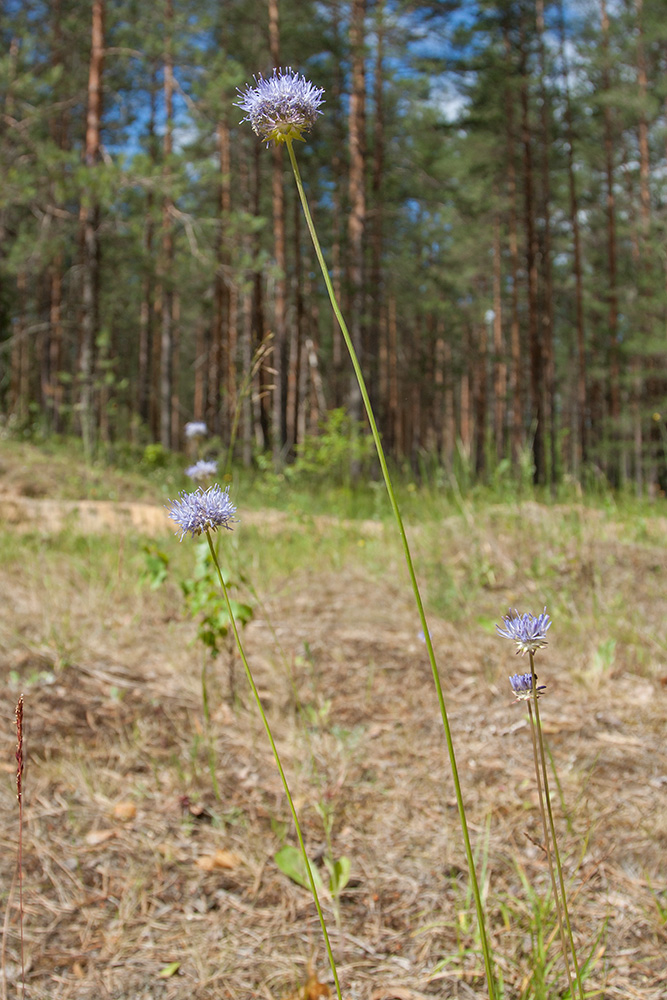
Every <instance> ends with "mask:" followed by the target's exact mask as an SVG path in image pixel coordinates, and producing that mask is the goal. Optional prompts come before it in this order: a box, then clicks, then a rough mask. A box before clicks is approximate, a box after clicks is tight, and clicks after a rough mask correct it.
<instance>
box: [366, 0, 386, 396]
mask: <svg viewBox="0 0 667 1000" xmlns="http://www.w3.org/2000/svg"><path fill="white" fill-rule="evenodd" d="M384 33H385V3H384V0H379V2H378V3H377V5H376V10H375V38H376V49H375V75H374V84H373V98H374V104H375V118H374V121H373V165H372V180H371V192H372V214H371V234H370V242H371V265H370V275H369V279H370V280H369V286H370V288H369V291H370V296H369V317H368V319H369V323H368V338H367V349H366V355H367V364H366V377H367V378H368V391H369V395H370V399H371V403H372V405H373V409H374V411H375V412H376V413H377V408H378V404H379V403H381V401H382V398H381V394H380V391H379V353H380V352H379V345H380V317H381V311H382V300H383V283H382V250H383V225H384V198H383V190H382V187H383V175H384V145H385V136H384V132H385V124H384V43H385V38H384Z"/></svg>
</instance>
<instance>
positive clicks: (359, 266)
mask: <svg viewBox="0 0 667 1000" xmlns="http://www.w3.org/2000/svg"><path fill="white" fill-rule="evenodd" d="M365 16H366V0H352V12H351V22H350V47H351V56H352V93H351V94H350V113H349V134H350V172H349V198H350V215H349V218H348V239H349V248H348V260H349V284H350V306H349V327H350V336H351V338H352V344H353V346H354V349H355V351H356V352H357V356H358V358H359V361H360V363H361V364H362V365H363V362H364V358H363V311H364V233H365V229H366V191H365V174H366V171H365V159H366V149H365V145H366V144H365V141H364V135H365V104H366V79H365V66H364V56H365V52H364V34H365V32H364V28H365ZM349 410H350V416H351V417H352V419H353V420H354V421H358V420H360V419H361V393H360V391H359V386H358V384H357V380H356V377H355V376H354V374H352V376H351V378H350V390H349ZM352 472H353V475H354V474H356V472H358V470H357V469H353V470H352Z"/></svg>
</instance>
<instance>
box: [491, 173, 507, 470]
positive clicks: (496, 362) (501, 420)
mask: <svg viewBox="0 0 667 1000" xmlns="http://www.w3.org/2000/svg"><path fill="white" fill-rule="evenodd" d="M494 195H495V197H494V201H496V202H497V200H498V191H497V189H496V191H495V192H494ZM506 392H507V364H506V361H505V345H504V343H503V299H502V267H501V248H500V212H499V211H497V210H496V211H494V213H493V428H494V438H495V443H496V461H498V462H500V461H501V460H502V458H503V456H504V454H505V411H506V399H505V395H506Z"/></svg>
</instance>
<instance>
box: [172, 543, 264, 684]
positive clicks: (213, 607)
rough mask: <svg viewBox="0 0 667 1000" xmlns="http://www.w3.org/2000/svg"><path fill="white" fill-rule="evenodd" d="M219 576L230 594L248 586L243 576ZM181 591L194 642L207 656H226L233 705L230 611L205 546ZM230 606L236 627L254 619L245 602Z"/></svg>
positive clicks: (198, 551) (199, 548) (197, 552)
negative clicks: (194, 626)
mask: <svg viewBox="0 0 667 1000" xmlns="http://www.w3.org/2000/svg"><path fill="white" fill-rule="evenodd" d="M222 573H223V578H224V581H225V586H226V587H227V589H228V591H229V592H230V593H231V592H232V591H234V590H239V589H241V588H242V587H243V586H244V584H246V582H247V581H246V580H245V578H244V576H243V574H242V573H239V574H238V576H237V577H236V578H235V577H234V576H233V574H232V573H231V572H230V571H229V570H228V569H226V568H225V569H223V571H222ZM181 590H182V591H183V596H184V598H185V606H186V608H187V610H188V613H189V614H190V615H191V617H192V618H195V619H196V620H197V638H198V639H199V641H200V642H201V643H202V645H203V646H204V648H205V649H206V650H207V651H208V653H209V655H210V656H211V657H213V658H215V657H216V656H218V655H219V654H220V653H221V652H223V650H224V651H226V653H227V665H228V678H229V697H230V700H231V701H234V698H235V696H236V679H235V669H234V666H235V662H236V656H235V643H234V633H233V630H232V622H231V618H230V612H229V608H228V606H227V602H226V601H225V600H224V598H223V596H222V594H221V593H220V587H219V585H218V581H217V577H216V575H215V570H214V567H213V566H212V565H211V561H210V559H209V552H208V544H207V543H206V542H201V543H200V544H199V545H197V546H196V548H195V568H194V573H193V575H192V577H190V578H189V579H187V580H182V581H181ZM230 606H231V611H232V614H233V615H234V619H235V620H236V623H237V625H240V626H241V627H242V628H245V626H246V625H247V624H248V622H249V621H251V620H252V617H253V608H252V605H251V604H248V602H247V601H240V600H233V599H231V598H230Z"/></svg>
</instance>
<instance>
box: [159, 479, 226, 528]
mask: <svg viewBox="0 0 667 1000" xmlns="http://www.w3.org/2000/svg"><path fill="white" fill-rule="evenodd" d="M169 504H170V506H169V508H168V510H169V517H170V518H171V519H172V521H175V522H176V524H177V525H178V526H179V528H180V529H181V541H182V540H183V538H184V537H185V535H187V534H188V533H189V534H191V535H192V537H193V538H194V537H195V536H196V535H201V534H202V532H204V531H215V530H216V529H217V528H228V529H229V530H230V531H231V530H232V524H233V522H234V521H235V520H236V518H235V517H234V514H235V513H236V507H235V506H234V504H233V503H232V502H231V500H230V499H229V486H226V487H225V489H224V490H223V489H221V488H220V487H219V486H218V484H217V483H215V485H214V486H210V487H209V489H207V490H203V489H202V488H201V486H200V487H199V489H198V490H195V492H194V493H186V492H183V493H179V497H178V500H170V501H169Z"/></svg>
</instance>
